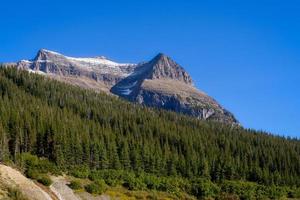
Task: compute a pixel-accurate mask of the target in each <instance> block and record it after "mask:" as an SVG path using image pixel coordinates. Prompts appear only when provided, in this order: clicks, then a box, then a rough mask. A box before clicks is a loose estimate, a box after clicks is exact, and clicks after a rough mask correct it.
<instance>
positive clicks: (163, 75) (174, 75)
mask: <svg viewBox="0 0 300 200" xmlns="http://www.w3.org/2000/svg"><path fill="white" fill-rule="evenodd" d="M147 65H148V67H150V68H151V71H150V74H149V76H148V78H149V79H173V80H178V81H182V82H184V83H186V84H189V85H192V84H193V80H192V78H191V76H190V75H189V74H188V73H187V72H186V71H185V70H184V69H183V67H181V66H180V65H179V64H177V63H176V62H175V61H173V60H172V59H171V58H170V57H169V56H167V55H165V54H163V53H159V54H158V55H157V56H155V57H154V58H153V59H152V60H151V61H150V62H148V63H147Z"/></svg>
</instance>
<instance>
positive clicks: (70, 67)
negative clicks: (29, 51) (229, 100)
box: [17, 49, 238, 124]
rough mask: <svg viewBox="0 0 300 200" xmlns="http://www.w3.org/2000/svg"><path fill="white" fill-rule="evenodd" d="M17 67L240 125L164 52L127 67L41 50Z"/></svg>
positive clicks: (153, 104) (150, 104)
mask: <svg viewBox="0 0 300 200" xmlns="http://www.w3.org/2000/svg"><path fill="white" fill-rule="evenodd" d="M17 68H19V69H24V70H28V71H30V72H34V73H39V74H43V75H46V76H49V77H52V78H54V79H57V80H60V81H64V82H67V83H70V84H73V85H78V86H80V87H83V88H89V89H94V90H96V91H104V92H106V93H110V94H115V95H117V96H120V97H122V98H125V99H127V100H129V101H132V102H137V103H140V104H144V105H147V106H151V107H157V108H162V109H167V110H171V111H175V112H179V113H184V114H187V115H191V116H194V117H197V118H199V119H205V120H216V121H220V122H224V123H234V124H237V123H238V122H237V120H236V119H235V117H234V116H233V115H232V114H231V113H230V112H229V111H227V110H225V109H224V108H223V107H222V106H221V105H219V104H218V103H217V102H216V101H215V100H214V99H213V98H211V97H209V96H208V95H206V94H205V93H203V92H201V91H199V90H198V89H197V88H195V87H194V85H193V80H192V78H191V76H190V75H189V74H188V73H187V72H186V71H185V70H184V68H183V67H181V66H180V65H179V64H177V63H176V62H175V61H173V60H172V59H171V58H170V57H168V56H166V55H164V54H162V53H160V54H158V55H157V56H155V57H154V58H153V59H152V60H150V61H149V62H143V63H140V64H127V63H125V64H124V63H117V62H113V61H111V60H109V59H107V58H105V57H102V56H101V57H93V58H75V57H68V56H64V55H62V54H60V53H56V52H53V51H49V50H45V49H42V50H40V51H39V52H38V53H37V55H36V57H35V58H34V59H33V60H22V61H20V62H18V63H17Z"/></svg>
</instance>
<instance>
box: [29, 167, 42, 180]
mask: <svg viewBox="0 0 300 200" xmlns="http://www.w3.org/2000/svg"><path fill="white" fill-rule="evenodd" d="M25 175H26V177H28V178H31V179H38V177H39V175H40V174H39V172H38V171H37V170H35V169H28V170H26V172H25Z"/></svg>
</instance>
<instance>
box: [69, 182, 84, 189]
mask: <svg viewBox="0 0 300 200" xmlns="http://www.w3.org/2000/svg"><path fill="white" fill-rule="evenodd" d="M68 186H69V187H70V188H71V189H72V190H80V189H81V188H82V185H81V183H80V182H79V181H71V182H70V184H68Z"/></svg>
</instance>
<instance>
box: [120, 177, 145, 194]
mask: <svg viewBox="0 0 300 200" xmlns="http://www.w3.org/2000/svg"><path fill="white" fill-rule="evenodd" d="M123 186H124V187H125V188H127V189H128V190H144V189H146V184H145V183H144V182H143V180H142V178H138V177H135V176H133V175H128V176H127V177H125V179H124V183H123Z"/></svg>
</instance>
